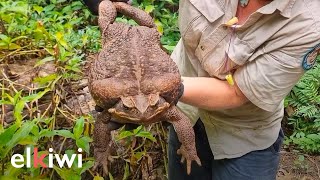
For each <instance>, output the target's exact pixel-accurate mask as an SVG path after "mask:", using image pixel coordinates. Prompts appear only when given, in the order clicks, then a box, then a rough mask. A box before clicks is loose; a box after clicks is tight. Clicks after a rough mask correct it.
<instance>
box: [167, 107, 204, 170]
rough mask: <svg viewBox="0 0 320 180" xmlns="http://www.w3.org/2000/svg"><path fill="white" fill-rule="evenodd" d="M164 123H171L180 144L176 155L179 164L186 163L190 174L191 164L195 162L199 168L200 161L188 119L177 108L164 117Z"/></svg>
mask: <svg viewBox="0 0 320 180" xmlns="http://www.w3.org/2000/svg"><path fill="white" fill-rule="evenodd" d="M164 118H166V121H168V122H170V123H172V125H173V127H174V129H175V131H176V133H177V135H178V139H179V141H180V142H181V147H180V149H178V151H177V153H178V154H180V155H181V156H182V158H181V163H183V162H184V161H185V160H186V161H187V173H188V174H190V172H191V162H192V161H196V162H197V164H198V165H199V166H201V162H200V159H199V157H198V155H197V149H196V143H195V135H194V130H193V128H192V124H191V122H190V120H189V118H188V117H187V116H186V115H185V114H183V113H182V112H181V111H180V110H178V109H177V107H175V106H173V107H171V108H170V109H169V110H168V111H167V112H166V114H165V115H164Z"/></svg>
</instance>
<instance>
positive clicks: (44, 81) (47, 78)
mask: <svg viewBox="0 0 320 180" xmlns="http://www.w3.org/2000/svg"><path fill="white" fill-rule="evenodd" d="M60 78H61V77H58V75H57V74H56V73H53V74H49V75H47V76H44V77H36V78H35V79H34V80H33V82H36V83H39V84H40V85H45V84H47V83H51V82H52V81H54V80H56V79H60Z"/></svg>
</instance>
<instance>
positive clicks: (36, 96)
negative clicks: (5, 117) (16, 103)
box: [22, 88, 50, 102]
mask: <svg viewBox="0 0 320 180" xmlns="http://www.w3.org/2000/svg"><path fill="white" fill-rule="evenodd" d="M48 91H50V89H49V88H46V89H45V90H44V91H40V92H38V93H37V94H32V95H30V96H25V97H23V98H22V100H23V101H25V102H31V101H37V100H39V99H40V98H42V97H43V96H44V95H45V94H46V93H47V92H48Z"/></svg>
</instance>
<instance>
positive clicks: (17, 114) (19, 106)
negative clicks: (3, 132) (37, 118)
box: [13, 100, 26, 125]
mask: <svg viewBox="0 0 320 180" xmlns="http://www.w3.org/2000/svg"><path fill="white" fill-rule="evenodd" d="M25 103H26V101H24V100H20V101H18V103H16V105H15V106H14V110H13V115H14V118H15V119H16V122H17V123H18V124H19V125H21V121H22V118H23V117H22V111H23V109H24V105H25Z"/></svg>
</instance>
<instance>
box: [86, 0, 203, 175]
mask: <svg viewBox="0 0 320 180" xmlns="http://www.w3.org/2000/svg"><path fill="white" fill-rule="evenodd" d="M117 12H120V13H122V14H124V15H126V16H128V17H130V18H132V19H133V20H135V21H136V22H137V23H138V24H139V26H130V25H127V24H123V23H117V22H114V20H115V18H116V15H117ZM98 21H99V27H100V30H101V33H102V50H101V52H100V53H99V55H98V56H97V58H96V59H95V60H94V61H93V62H92V64H91V66H90V73H89V88H90V92H91V95H92V97H93V99H94V100H95V102H96V104H97V105H98V106H99V107H101V108H102V109H103V111H102V112H100V113H99V114H98V116H97V119H96V122H95V129H94V156H95V160H96V163H95V165H94V169H97V168H99V169H101V170H102V171H103V173H104V175H106V174H107V173H108V166H107V164H108V161H109V153H110V152H109V151H110V140H111V136H110V128H108V122H110V121H116V122H120V123H134V124H143V125H148V124H150V123H154V122H158V121H168V122H170V123H172V124H173V126H174V129H175V131H176V132H177V134H178V138H179V141H180V142H181V143H182V145H181V147H180V149H179V150H178V154H181V155H182V159H181V160H182V162H183V161H184V160H186V161H187V173H188V174H189V173H190V171H191V162H192V161H196V162H197V163H198V164H199V165H201V163H200V159H199V157H198V156H197V152H196V147H195V138H194V131H193V128H192V124H191V123H190V120H189V119H188V118H187V117H186V116H185V115H184V114H183V113H182V112H180V111H179V110H178V109H177V108H176V106H175V102H176V101H177V100H178V98H179V91H180V90H181V88H182V87H183V86H182V85H181V77H180V74H179V71H178V68H177V66H176V64H175V63H174V62H173V61H172V60H171V59H170V56H169V55H168V54H167V53H166V52H164V51H163V50H162V49H161V46H160V39H159V33H158V32H157V30H156V28H155V25H154V23H153V20H152V18H151V16H149V15H148V14H147V13H145V12H144V11H142V10H140V9H138V8H135V7H132V6H130V5H128V4H126V3H123V2H111V1H109V0H104V1H102V2H101V3H100V5H99V20H98Z"/></svg>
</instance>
